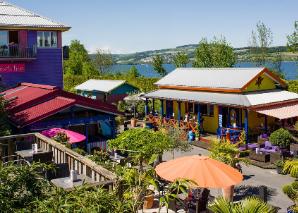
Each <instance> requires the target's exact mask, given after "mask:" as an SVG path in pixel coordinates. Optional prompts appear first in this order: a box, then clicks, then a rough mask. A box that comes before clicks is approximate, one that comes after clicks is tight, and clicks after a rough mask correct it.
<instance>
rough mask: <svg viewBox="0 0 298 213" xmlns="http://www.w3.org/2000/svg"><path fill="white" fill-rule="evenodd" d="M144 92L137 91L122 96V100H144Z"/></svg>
mask: <svg viewBox="0 0 298 213" xmlns="http://www.w3.org/2000/svg"><path fill="white" fill-rule="evenodd" d="M144 95H145V93H142V92H141V93H138V94H134V95H129V96H126V97H125V98H124V101H126V102H138V101H144V100H145V98H144V97H143V96H144Z"/></svg>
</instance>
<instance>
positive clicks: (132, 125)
mask: <svg viewBox="0 0 298 213" xmlns="http://www.w3.org/2000/svg"><path fill="white" fill-rule="evenodd" d="M130 125H131V127H132V128H134V127H136V126H137V119H135V118H132V119H130Z"/></svg>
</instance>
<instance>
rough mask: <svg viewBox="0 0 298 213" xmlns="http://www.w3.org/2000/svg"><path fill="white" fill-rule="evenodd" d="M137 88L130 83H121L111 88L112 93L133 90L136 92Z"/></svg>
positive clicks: (117, 93)
mask: <svg viewBox="0 0 298 213" xmlns="http://www.w3.org/2000/svg"><path fill="white" fill-rule="evenodd" d="M137 91H138V89H137V88H136V87H134V86H132V85H130V84H127V83H125V84H122V85H121V86H120V87H118V88H116V89H114V90H112V92H111V94H112V95H121V94H129V93H133V92H137Z"/></svg>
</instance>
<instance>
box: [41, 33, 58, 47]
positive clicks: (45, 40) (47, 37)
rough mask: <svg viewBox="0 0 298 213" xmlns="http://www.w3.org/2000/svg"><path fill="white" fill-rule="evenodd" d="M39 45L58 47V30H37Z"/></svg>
mask: <svg viewBox="0 0 298 213" xmlns="http://www.w3.org/2000/svg"><path fill="white" fill-rule="evenodd" d="M37 46H38V47H57V32H52V31H39V32H37Z"/></svg>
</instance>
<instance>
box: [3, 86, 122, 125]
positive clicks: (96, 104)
mask: <svg viewBox="0 0 298 213" xmlns="http://www.w3.org/2000/svg"><path fill="white" fill-rule="evenodd" d="M0 95H3V98H4V99H5V100H7V101H8V102H9V104H10V105H9V108H8V114H9V116H10V118H11V120H12V121H13V122H14V123H15V124H16V125H20V126H25V125H28V124H31V123H32V122H35V121H37V120H40V119H43V118H46V117H49V116H51V115H52V114H53V113H57V112H58V111H61V110H63V109H65V107H70V106H81V107H83V108H87V109H93V110H95V111H99V112H101V113H107V114H111V115H119V114H121V113H120V112H119V111H118V110H117V107H116V106H114V105H112V104H108V103H104V102H102V101H99V100H92V99H90V98H86V97H83V96H80V95H77V94H73V93H70V92H66V91H63V90H61V89H59V88H57V87H54V86H49V85H40V84H31V83H22V84H21V85H20V86H17V87H15V88H12V89H9V90H6V91H4V92H2V93H0Z"/></svg>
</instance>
